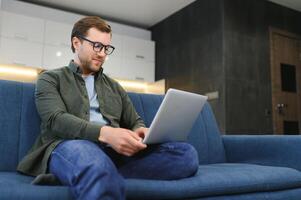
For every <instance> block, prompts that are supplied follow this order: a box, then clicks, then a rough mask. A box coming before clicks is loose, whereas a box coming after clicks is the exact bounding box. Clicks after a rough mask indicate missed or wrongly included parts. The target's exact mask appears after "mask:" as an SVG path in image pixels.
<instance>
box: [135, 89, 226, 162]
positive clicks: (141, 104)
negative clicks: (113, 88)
mask: <svg viewBox="0 0 301 200" xmlns="http://www.w3.org/2000/svg"><path fill="white" fill-rule="evenodd" d="M129 96H130V98H131V100H132V102H133V104H134V106H135V108H136V111H137V113H138V114H139V115H140V116H141V117H142V119H143V120H144V122H145V124H146V126H147V127H149V126H150V124H151V122H152V120H153V118H154V117H155V115H156V112H157V110H158V108H159V106H160V104H161V102H162V100H163V97H164V96H163V95H152V94H136V93H129ZM182 117H185V116H182ZM188 142H189V143H191V144H192V145H193V146H194V147H195V148H196V150H197V151H198V155H199V162H200V164H211V163H221V162H225V161H226V158H225V151H224V146H223V143H222V140H221V137H220V132H219V129H218V127H217V123H216V120H215V117H214V115H213V112H212V110H211V107H210V105H209V103H206V104H205V106H204V108H203V110H202V111H201V113H200V114H199V116H198V118H197V120H196V122H195V123H194V126H193V127H192V129H191V130H190V133H189V137H188Z"/></svg>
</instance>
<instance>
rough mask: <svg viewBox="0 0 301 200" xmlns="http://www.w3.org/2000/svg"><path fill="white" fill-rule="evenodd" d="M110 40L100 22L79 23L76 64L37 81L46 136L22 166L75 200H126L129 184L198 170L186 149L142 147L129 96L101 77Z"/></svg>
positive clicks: (142, 128) (194, 156)
mask: <svg viewBox="0 0 301 200" xmlns="http://www.w3.org/2000/svg"><path fill="white" fill-rule="evenodd" d="M111 38H112V32H111V27H110V26H109V25H108V24H107V23H106V22H105V21H103V20H102V19H101V18H99V17H95V16H90V17H85V18H83V19H81V20H79V21H78V22H77V23H75V25H74V27H73V30H72V34H71V48H72V51H73V52H74V60H72V61H71V62H70V64H69V66H66V67H63V68H59V69H56V70H52V71H47V72H44V73H42V74H41V75H40V76H39V78H38V81H37V84H36V93H35V98H36V106H37V110H38V113H39V115H40V117H41V120H42V124H41V132H42V133H41V134H40V136H39V137H38V138H37V140H36V142H35V144H34V146H33V147H32V149H31V150H30V152H29V153H28V154H27V156H25V158H24V159H23V160H22V161H21V162H20V163H19V166H18V171H20V172H22V173H25V174H28V175H32V176H37V177H36V179H35V181H34V183H36V184H45V183H50V182H51V181H53V180H52V179H53V177H55V178H56V179H58V180H59V181H60V183H62V184H63V185H66V186H69V187H70V188H71V191H72V194H73V195H74V197H75V198H76V199H87V200H94V199H125V187H124V180H123V178H143V179H167V180H170V179H179V178H183V177H188V176H191V175H193V174H194V173H195V172H196V170H197V166H198V159H197V153H196V151H195V150H194V148H193V147H192V146H191V145H189V144H187V143H177V142H174V143H165V144H158V145H150V146H146V145H145V144H143V143H142V142H141V139H142V138H143V137H144V136H145V134H146V133H147V130H148V129H147V128H145V125H144V123H143V121H142V119H141V118H140V117H139V116H138V114H137V113H136V111H135V109H134V107H133V105H132V103H131V101H130V99H129V97H128V96H127V93H126V92H125V91H124V90H123V89H122V87H121V86H120V85H119V84H118V83H117V82H115V81H114V80H112V79H110V78H109V77H108V76H106V75H105V74H104V73H103V68H102V66H103V64H104V61H105V58H106V56H107V55H109V54H111V53H113V51H114V47H113V46H111ZM53 175H54V176H53Z"/></svg>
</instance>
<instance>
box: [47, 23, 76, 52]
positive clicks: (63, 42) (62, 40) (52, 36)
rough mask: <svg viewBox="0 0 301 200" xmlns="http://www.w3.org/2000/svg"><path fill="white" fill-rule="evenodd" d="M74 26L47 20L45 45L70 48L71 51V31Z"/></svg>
mask: <svg viewBox="0 0 301 200" xmlns="http://www.w3.org/2000/svg"><path fill="white" fill-rule="evenodd" d="M72 28H73V25H71V24H64V23H59V22H54V21H50V20H46V23H45V44H50V45H57V46H62V47H69V48H70V49H71V31H72Z"/></svg>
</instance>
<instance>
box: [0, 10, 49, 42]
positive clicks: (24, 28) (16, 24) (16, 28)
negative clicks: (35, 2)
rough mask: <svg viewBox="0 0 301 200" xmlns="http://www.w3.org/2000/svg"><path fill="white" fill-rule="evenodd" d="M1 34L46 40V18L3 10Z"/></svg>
mask: <svg viewBox="0 0 301 200" xmlns="http://www.w3.org/2000/svg"><path fill="white" fill-rule="evenodd" d="M0 19H1V22H0V24H1V32H0V35H1V36H5V37H9V38H15V39H20V40H24V41H31V42H40V43H43V41H44V28H45V24H44V20H42V19H39V18H34V17H28V16H25V15H19V14H15V13H10V12H6V11H2V12H1V18H0Z"/></svg>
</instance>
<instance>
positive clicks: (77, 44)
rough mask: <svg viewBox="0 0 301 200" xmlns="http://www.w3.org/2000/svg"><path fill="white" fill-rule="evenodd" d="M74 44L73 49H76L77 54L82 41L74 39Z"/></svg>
mask: <svg viewBox="0 0 301 200" xmlns="http://www.w3.org/2000/svg"><path fill="white" fill-rule="evenodd" d="M72 44H73V47H74V49H75V52H77V51H78V49H79V48H80V46H81V44H82V43H81V41H80V39H78V38H77V37H73V38H72Z"/></svg>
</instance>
